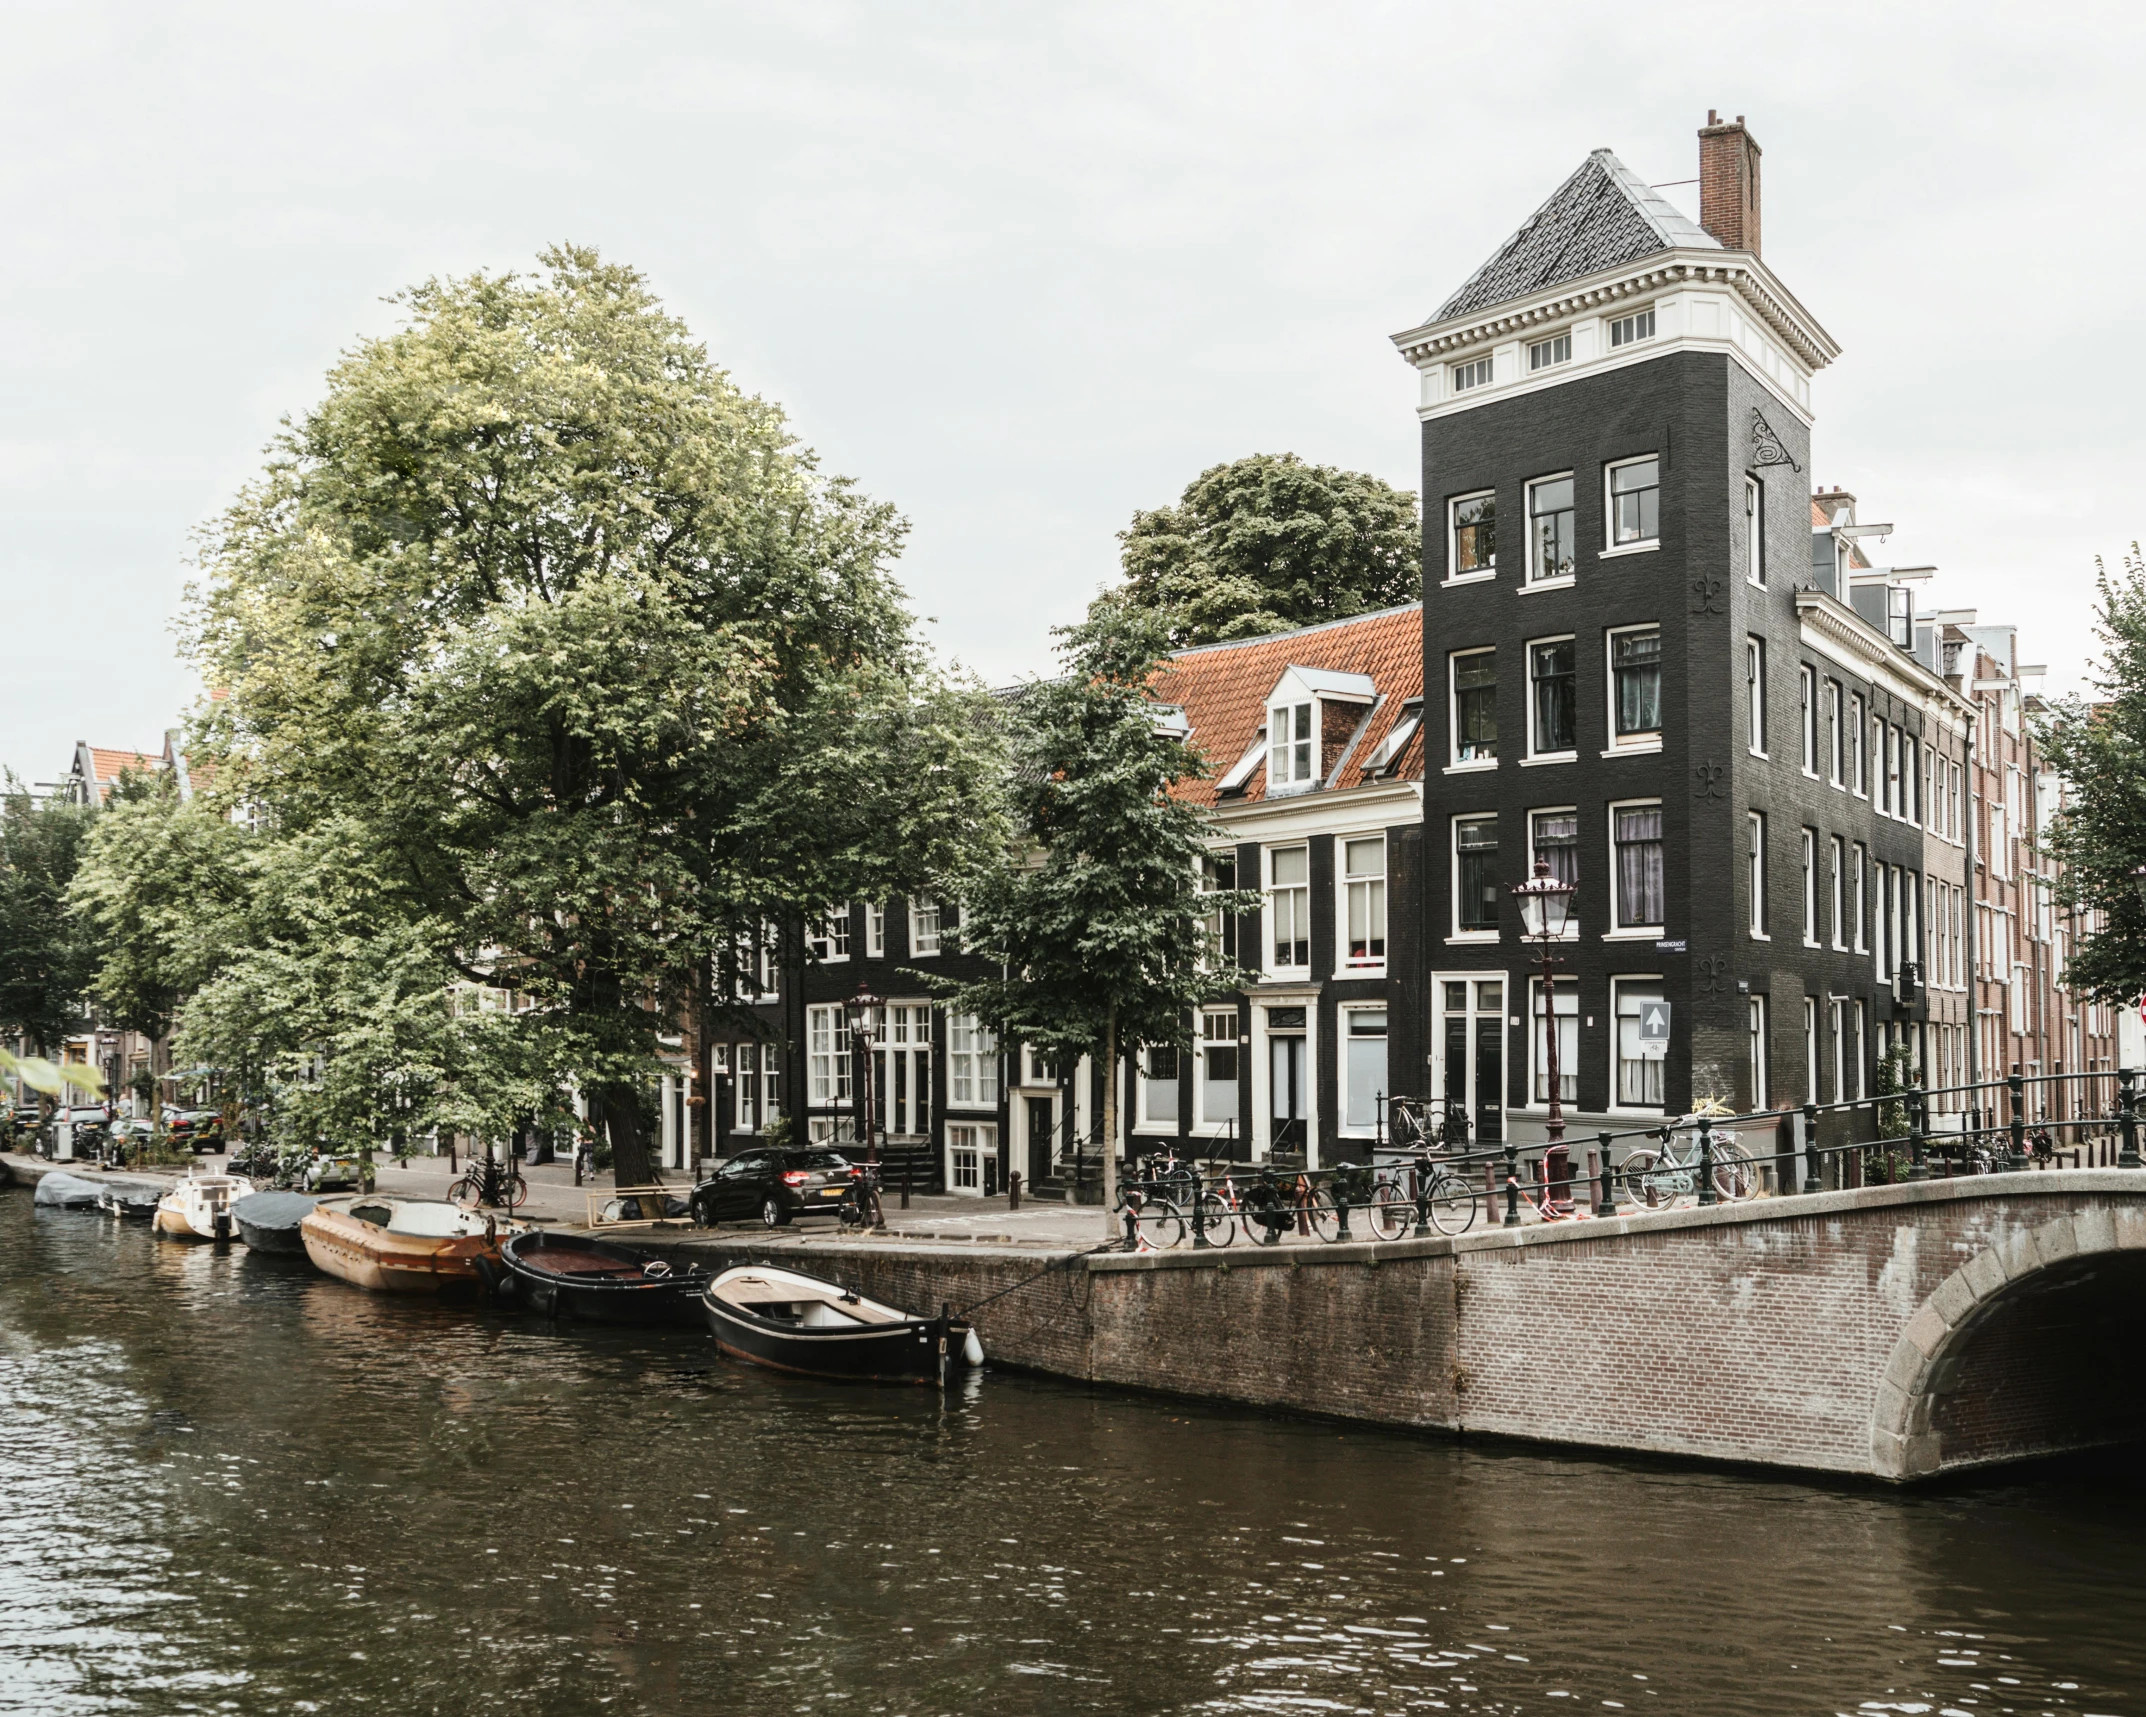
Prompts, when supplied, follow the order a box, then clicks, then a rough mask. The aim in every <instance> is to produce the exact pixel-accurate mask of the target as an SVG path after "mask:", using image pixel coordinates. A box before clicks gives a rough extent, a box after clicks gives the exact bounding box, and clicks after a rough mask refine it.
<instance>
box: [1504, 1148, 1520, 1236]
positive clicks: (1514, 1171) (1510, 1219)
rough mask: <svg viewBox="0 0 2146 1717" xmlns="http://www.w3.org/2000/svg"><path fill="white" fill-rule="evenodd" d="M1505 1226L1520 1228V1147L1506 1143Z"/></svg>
mask: <svg viewBox="0 0 2146 1717" xmlns="http://www.w3.org/2000/svg"><path fill="white" fill-rule="evenodd" d="M1505 1226H1506V1227H1507V1228H1518V1227H1519V1226H1520V1147H1519V1146H1518V1145H1516V1144H1514V1143H1513V1142H1512V1140H1510V1139H1507V1140H1506V1141H1505Z"/></svg>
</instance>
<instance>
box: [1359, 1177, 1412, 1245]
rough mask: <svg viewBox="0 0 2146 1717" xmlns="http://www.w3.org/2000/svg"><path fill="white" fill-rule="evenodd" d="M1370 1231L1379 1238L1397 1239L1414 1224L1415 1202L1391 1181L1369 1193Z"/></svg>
mask: <svg viewBox="0 0 2146 1717" xmlns="http://www.w3.org/2000/svg"><path fill="white" fill-rule="evenodd" d="M1369 1214H1370V1217H1371V1232H1372V1233H1373V1234H1374V1235H1376V1236H1377V1237H1378V1238H1379V1239H1381V1240H1398V1239H1400V1238H1401V1236H1402V1235H1404V1234H1406V1233H1407V1232H1408V1231H1409V1230H1410V1229H1411V1228H1413V1227H1415V1226H1416V1204H1415V1200H1413V1199H1412V1198H1410V1197H1409V1196H1408V1195H1407V1193H1406V1192H1404V1191H1403V1190H1402V1189H1401V1188H1400V1187H1398V1186H1396V1185H1395V1184H1394V1183H1393V1182H1392V1181H1387V1182H1385V1183H1383V1184H1382V1185H1381V1186H1380V1187H1379V1189H1378V1191H1377V1192H1375V1193H1373V1194H1372V1195H1371V1210H1370V1213H1369Z"/></svg>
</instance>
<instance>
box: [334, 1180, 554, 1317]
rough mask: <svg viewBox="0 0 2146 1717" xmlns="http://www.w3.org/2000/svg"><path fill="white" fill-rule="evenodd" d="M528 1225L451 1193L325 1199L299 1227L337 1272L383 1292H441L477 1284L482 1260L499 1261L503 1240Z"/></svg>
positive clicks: (359, 1194)
mask: <svg viewBox="0 0 2146 1717" xmlns="http://www.w3.org/2000/svg"><path fill="white" fill-rule="evenodd" d="M521 1226H522V1225H521V1224H520V1223H517V1222H512V1221H509V1220H507V1219H505V1218H502V1217H497V1216H486V1215H483V1214H480V1213H479V1212H477V1211H474V1210H464V1209H463V1208H462V1207H461V1206H460V1205H459V1204H450V1203H448V1202H447V1200H445V1199H444V1198H389V1197H385V1196H382V1195H380V1194H378V1193H358V1194H356V1195H354V1196H346V1197H343V1198H324V1199H322V1200H321V1201H320V1202H319V1203H318V1204H316V1205H315V1206H314V1207H313V1208H312V1209H311V1210H309V1211H308V1212H306V1214H305V1216H304V1218H303V1219H302V1220H301V1221H300V1222H299V1224H298V1233H299V1237H300V1238H301V1239H302V1240H303V1242H304V1243H305V1249H306V1256H307V1257H309V1258H311V1259H312V1260H313V1262H314V1263H315V1264H317V1265H319V1266H320V1268H321V1269H323V1270H325V1271H326V1272H327V1273H328V1274H329V1275H331V1276H339V1277H341V1278H342V1279H343V1280H344V1281H346V1282H350V1283H354V1284H355V1285H356V1286H358V1287H361V1288H371V1289H374V1290H375V1291H377V1292H382V1293H390V1294H435V1293H440V1292H442V1291H445V1290H452V1289H475V1288H477V1287H478V1286H479V1285H480V1277H479V1274H478V1269H477V1266H478V1263H479V1261H480V1260H481V1261H486V1262H489V1263H492V1264H493V1265H495V1266H496V1265H497V1263H498V1259H499V1243H500V1241H501V1239H502V1238H504V1237H505V1236H507V1235H509V1234H513V1233H516V1232H518V1231H519V1230H520V1228H521Z"/></svg>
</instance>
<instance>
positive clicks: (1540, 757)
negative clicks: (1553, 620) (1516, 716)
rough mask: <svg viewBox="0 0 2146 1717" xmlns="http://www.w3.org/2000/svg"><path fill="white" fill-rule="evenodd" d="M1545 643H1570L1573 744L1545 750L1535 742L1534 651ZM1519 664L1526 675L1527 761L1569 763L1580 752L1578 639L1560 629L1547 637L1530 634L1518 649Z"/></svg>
mask: <svg viewBox="0 0 2146 1717" xmlns="http://www.w3.org/2000/svg"><path fill="white" fill-rule="evenodd" d="M1545 644H1570V645H1571V646H1572V744H1571V745H1570V746H1568V747H1567V748H1566V749H1565V750H1563V751H1545V750H1543V749H1542V747H1541V745H1540V744H1539V743H1538V742H1537V738H1536V733H1535V652H1536V650H1538V649H1539V648H1540V647H1541V646H1543V645H1545ZM1521 665H1522V668H1523V669H1524V671H1525V673H1526V677H1527V705H1528V711H1527V714H1528V754H1527V759H1526V760H1527V761H1528V762H1530V763H1570V762H1572V761H1573V760H1574V759H1576V758H1577V757H1578V756H1579V755H1580V641H1579V639H1578V638H1577V637H1576V636H1575V635H1574V634H1573V633H1570V632H1559V633H1556V634H1554V635H1553V636H1551V637H1548V638H1530V639H1529V640H1528V641H1527V644H1526V646H1525V647H1524V649H1523V650H1522V652H1521Z"/></svg>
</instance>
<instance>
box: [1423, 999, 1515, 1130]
mask: <svg viewBox="0 0 2146 1717" xmlns="http://www.w3.org/2000/svg"><path fill="white" fill-rule="evenodd" d="M1436 994H1437V996H1438V1012H1439V1028H1438V1032H1437V1034H1436V1036H1435V1037H1434V1038H1433V1039H1432V1041H1433V1042H1435V1043H1436V1044H1437V1045H1438V1058H1439V1066H1438V1069H1437V1072H1438V1090H1439V1093H1440V1095H1442V1096H1443V1097H1444V1098H1445V1100H1446V1103H1447V1105H1448V1107H1450V1108H1455V1109H1458V1110H1459V1111H1460V1112H1461V1113H1462V1114H1464V1115H1466V1116H1467V1117H1468V1131H1469V1138H1470V1140H1471V1142H1480V1143H1486V1144H1496V1143H1497V1142H1498V1141H1500V1140H1502V1139H1503V1138H1504V1137H1505V980H1504V979H1503V978H1502V977H1498V978H1483V977H1468V978H1445V979H1441V980H1440V981H1439V983H1438V985H1437V986H1436Z"/></svg>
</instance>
